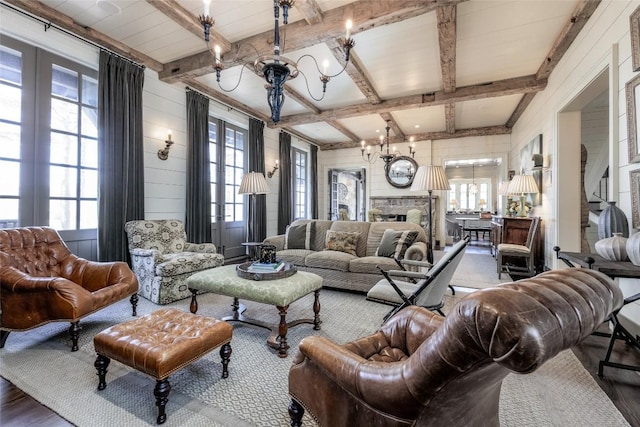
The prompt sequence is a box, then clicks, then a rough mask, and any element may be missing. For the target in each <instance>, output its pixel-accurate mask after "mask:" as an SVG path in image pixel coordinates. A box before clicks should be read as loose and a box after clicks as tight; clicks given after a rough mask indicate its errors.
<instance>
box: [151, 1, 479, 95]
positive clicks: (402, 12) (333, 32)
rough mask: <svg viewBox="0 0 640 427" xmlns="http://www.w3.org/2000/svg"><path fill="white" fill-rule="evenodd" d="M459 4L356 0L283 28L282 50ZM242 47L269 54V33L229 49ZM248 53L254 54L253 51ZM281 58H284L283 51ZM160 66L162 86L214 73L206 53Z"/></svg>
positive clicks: (239, 60)
mask: <svg viewBox="0 0 640 427" xmlns="http://www.w3.org/2000/svg"><path fill="white" fill-rule="evenodd" d="M463 1H467V0H429V1H426V0H395V1H392V2H387V1H370V0H360V1H357V2H354V3H349V4H347V5H345V6H341V7H337V8H335V9H331V10H328V11H326V12H324V13H323V22H322V24H316V25H308V24H307V22H306V21H297V22H292V23H290V24H288V25H287V28H286V31H287V33H286V49H287V52H293V51H296V50H300V49H304V48H307V47H310V46H314V45H317V44H319V43H323V42H326V41H327V40H331V39H337V38H338V37H341V36H344V32H345V28H344V25H345V21H346V20H347V19H351V20H352V21H353V29H352V34H354V35H357V34H358V33H359V32H362V31H366V30H370V29H372V28H377V27H380V26H383V25H389V24H393V23H396V22H400V21H403V20H405V19H409V18H413V17H415V16H419V15H424V14H425V13H428V12H432V11H434V10H436V9H437V8H438V7H440V6H444V5H449V4H458V3H461V2H463ZM214 18H215V17H214ZM244 45H251V46H253V47H254V48H255V51H257V52H260V53H261V54H262V55H264V54H269V53H271V52H273V30H269V31H265V32H263V33H260V34H255V35H253V36H251V37H248V38H246V39H244V40H239V41H237V42H235V43H233V44H232V47H231V50H232V51H233V52H239V51H240V47H241V46H244ZM249 52H250V53H251V55H254V50H251V51H249ZM234 55H235V54H234ZM283 55H284V56H286V52H284V53H283ZM237 56H238V57H237V58H234V59H232V60H229V61H228V62H225V67H227V68H229V67H233V66H237V65H241V64H242V63H243V62H245V61H246V58H245V57H243V56H240V55H237ZM223 60H224V58H223ZM164 65H165V66H164V69H163V70H162V71H161V72H160V73H159V77H160V80H161V81H164V82H166V83H174V82H176V81H179V80H180V79H181V78H182V77H200V76H202V75H205V74H210V73H213V72H214V69H213V61H212V60H211V53H209V51H204V52H200V53H197V54H195V55H191V56H188V57H185V58H181V59H178V60H176V61H172V62H168V63H166V64H164Z"/></svg>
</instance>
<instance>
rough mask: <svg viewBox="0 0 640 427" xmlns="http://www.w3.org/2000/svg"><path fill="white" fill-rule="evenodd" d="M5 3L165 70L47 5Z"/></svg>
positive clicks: (31, 1) (22, 1)
mask: <svg viewBox="0 0 640 427" xmlns="http://www.w3.org/2000/svg"><path fill="white" fill-rule="evenodd" d="M3 1H4V2H5V3H7V4H10V5H12V6H15V7H17V8H19V9H21V10H23V11H25V12H27V13H29V14H31V15H34V16H37V17H39V18H42V19H43V20H46V21H49V22H50V23H51V24H52V25H54V26H56V27H59V28H61V29H63V30H65V31H69V32H70V33H73V34H75V35H76V36H78V37H80V38H82V39H85V40H87V41H89V42H91V43H93V44H96V45H98V46H101V47H103V48H105V49H107V50H110V51H112V52H114V53H117V54H118V55H120V56H122V57H124V58H128V59H130V60H131V61H133V62H136V63H138V64H142V65H144V66H145V67H148V68H150V69H152V70H154V71H157V72H160V71H162V69H163V65H162V63H160V62H159V61H156V60H155V59H153V58H151V57H150V56H147V55H145V54H144V53H142V52H139V51H137V50H135V49H132V48H130V47H129V46H127V45H125V44H124V43H121V42H119V41H117V40H115V39H113V38H111V37H109V36H107V35H105V34H102V33H101V32H99V31H96V30H94V29H93V28H91V27H87V26H86V25H82V24H79V23H77V22H76V21H74V20H73V19H72V18H70V17H69V16H67V15H63V14H62V13H60V12H58V11H57V10H55V9H53V8H51V7H49V6H47V5H46V4H44V3H42V2H40V1H35V0H3Z"/></svg>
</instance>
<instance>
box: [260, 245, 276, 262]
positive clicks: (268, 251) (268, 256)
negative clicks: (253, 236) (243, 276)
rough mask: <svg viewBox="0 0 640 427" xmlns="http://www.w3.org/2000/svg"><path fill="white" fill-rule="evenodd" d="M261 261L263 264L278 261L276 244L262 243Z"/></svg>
mask: <svg viewBox="0 0 640 427" xmlns="http://www.w3.org/2000/svg"><path fill="white" fill-rule="evenodd" d="M260 262H261V263H263V264H272V263H274V262H276V247H275V246H274V245H262V246H261V247H260Z"/></svg>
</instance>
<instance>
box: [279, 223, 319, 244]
mask: <svg viewBox="0 0 640 427" xmlns="http://www.w3.org/2000/svg"><path fill="white" fill-rule="evenodd" d="M315 233H316V223H315V222H308V223H306V224H300V225H294V226H289V227H287V232H286V233H285V238H284V248H285V249H311V245H312V244H313V240H314V239H315Z"/></svg>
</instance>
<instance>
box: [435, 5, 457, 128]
mask: <svg viewBox="0 0 640 427" xmlns="http://www.w3.org/2000/svg"><path fill="white" fill-rule="evenodd" d="M456 9H457V6H455V5H449V6H443V7H439V8H438V9H436V15H437V19H438V44H439V46H440V70H441V72H442V91H443V92H444V93H452V92H454V91H455V90H456V25H457V10H456ZM444 119H445V127H446V129H447V132H448V133H450V134H453V133H454V132H455V130H456V105H455V104H453V103H452V104H446V105H445V106H444Z"/></svg>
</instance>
